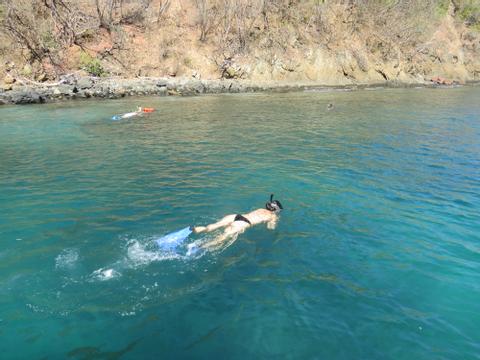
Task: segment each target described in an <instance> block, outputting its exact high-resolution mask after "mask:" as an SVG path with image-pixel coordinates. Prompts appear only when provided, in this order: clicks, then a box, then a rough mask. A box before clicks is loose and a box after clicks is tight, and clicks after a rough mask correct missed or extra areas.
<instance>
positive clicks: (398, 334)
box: [0, 88, 480, 359]
mask: <svg viewBox="0 0 480 360" xmlns="http://www.w3.org/2000/svg"><path fill="white" fill-rule="evenodd" d="M479 99H480V88H457V89H410V90H393V89H392V90H380V91H358V92H332V93H322V92H305V93H287V94H247V95H221V96H204V97H195V98H141V99H132V98H130V99H125V100H119V101H117V100H115V101H114V100H112V101H104V102H98V101H85V102H80V101H79V102H68V103H61V104H50V105H40V106H25V107H1V108H0V156H1V158H0V209H1V216H0V241H1V248H0V353H1V354H2V355H1V357H2V358H5V359H26V358H29V359H34V358H35V359H37V358H38V359H40V358H48V359H65V358H71V359H106V358H108V359H116V358H122V359H140V358H143V359H159V358H162V359H187V358H188V359H207V358H208V359H210V358H220V359H221V358H228V359H245V358H247V359H256V358H274V359H280V358H281V359H283V358H287V359H480V305H479V304H480V235H479V233H480V216H479V215H480V101H479ZM329 102H333V103H334V104H335V109H334V110H333V111H327V110H326V105H327V104H328V103H329ZM137 104H138V105H146V106H154V107H156V108H157V109H158V111H157V112H156V113H154V114H152V115H150V116H145V117H143V118H138V119H130V120H125V121H118V122H113V121H110V120H109V118H110V117H111V115H113V114H117V113H122V112H126V111H131V110H132V109H134V108H135V106H136V105H137ZM271 192H274V193H275V194H276V197H277V198H278V199H279V200H280V201H281V202H282V203H283V205H284V207H285V210H284V212H283V213H282V214H281V218H280V221H279V224H278V227H277V229H275V230H273V231H272V230H268V229H266V228H265V227H264V226H259V227H257V228H253V229H250V230H248V231H247V232H246V233H244V234H242V235H240V236H239V237H238V239H237V240H236V241H235V242H233V243H231V242H230V243H227V244H226V245H225V246H224V247H222V248H221V249H220V250H218V251H215V252H208V253H204V254H200V255H198V256H195V257H188V256H185V255H184V252H182V251H179V253H178V254H176V255H175V254H171V253H162V252H159V251H157V250H156V248H155V246H154V240H155V239H156V238H158V237H160V236H162V235H164V234H166V233H168V232H171V231H175V230H178V229H180V228H182V227H184V226H187V225H190V224H206V223H209V222H212V221H215V220H216V219H218V218H219V217H222V216H223V215H225V214H229V213H236V212H247V211H249V210H252V209H255V208H256V207H262V206H263V205H264V203H265V202H266V200H267V199H268V196H269V194H270V193H271ZM212 236H213V235H212ZM208 239H209V237H208V236H206V237H205V236H203V237H202V236H195V237H191V238H190V239H189V240H188V241H189V242H193V241H200V242H201V241H206V240H208Z"/></svg>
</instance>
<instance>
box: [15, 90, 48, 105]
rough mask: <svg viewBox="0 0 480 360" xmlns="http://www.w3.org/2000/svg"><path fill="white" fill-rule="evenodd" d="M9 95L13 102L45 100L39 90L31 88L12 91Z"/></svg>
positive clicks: (34, 102) (30, 102)
mask: <svg viewBox="0 0 480 360" xmlns="http://www.w3.org/2000/svg"><path fill="white" fill-rule="evenodd" d="M9 97H10V101H11V102H12V103H13V104H38V103H43V102H45V99H44V98H43V97H42V96H40V94H39V93H38V92H36V91H33V90H30V89H24V90H14V91H11V92H10V93H9Z"/></svg>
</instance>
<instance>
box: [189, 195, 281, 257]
mask: <svg viewBox="0 0 480 360" xmlns="http://www.w3.org/2000/svg"><path fill="white" fill-rule="evenodd" d="M282 209H283V206H282V204H281V203H280V201H278V200H273V194H272V195H270V201H268V202H267V203H266V204H265V209H257V210H254V211H251V212H249V213H247V214H232V215H227V216H225V217H223V218H222V219H221V220H220V221H217V222H216V223H213V224H210V225H207V226H194V227H192V228H191V229H192V231H193V232H194V233H196V234H201V233H206V232H211V231H214V230H217V229H220V228H225V229H224V231H223V233H222V234H221V235H219V236H217V237H216V238H215V239H213V240H212V241H209V242H208V243H206V244H203V245H201V247H202V248H212V247H217V246H218V245H220V244H222V243H223V242H225V241H226V240H228V239H230V238H232V237H234V236H236V235H238V234H240V233H243V232H244V231H245V230H246V229H248V228H249V227H251V226H254V225H257V224H261V223H266V224H267V228H268V229H271V230H273V229H275V227H276V225H277V222H278V213H279V212H280V211H281V210H282Z"/></svg>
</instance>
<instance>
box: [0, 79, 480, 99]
mask: <svg viewBox="0 0 480 360" xmlns="http://www.w3.org/2000/svg"><path fill="white" fill-rule="evenodd" d="M20 82H22V84H17V83H15V84H13V85H12V89H11V90H0V105H22V104H43V103H52V102H59V101H70V100H78V99H91V98H95V99H120V98H124V97H127V96H195V95H202V94H235V93H254V92H294V91H339V90H340V91H341V90H345V91H353V90H362V89H384V88H452V87H457V86H475V85H478V84H480V82H479V81H470V82H466V83H465V84H456V85H441V84H436V83H434V82H431V81H428V82H425V81H424V82H412V83H403V82H398V81H385V82H378V83H377V82H376V83H357V84H354V83H352V84H342V85H329V84H324V83H320V82H297V83H291V82H279V81H272V82H252V81H249V80H228V79H220V80H200V79H187V78H151V77H148V78H147V77H145V78H134V79H126V78H96V77H80V78H75V77H68V76H67V77H64V78H63V79H62V80H61V81H60V82H58V83H54V84H51V83H50V84H49V83H35V84H33V83H32V84H28V83H25V82H24V81H21V80H20Z"/></svg>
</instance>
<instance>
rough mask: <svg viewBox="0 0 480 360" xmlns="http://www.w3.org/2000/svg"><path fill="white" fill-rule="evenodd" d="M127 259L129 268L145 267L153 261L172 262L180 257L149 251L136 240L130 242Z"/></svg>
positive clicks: (170, 253) (169, 253)
mask: <svg viewBox="0 0 480 360" xmlns="http://www.w3.org/2000/svg"><path fill="white" fill-rule="evenodd" d="M127 257H128V262H129V265H130V266H133V267H138V266H145V265H148V264H150V263H151V262H154V261H162V260H173V259H180V258H182V256H181V255H179V254H176V253H174V252H164V251H160V250H155V251H150V250H147V248H146V246H145V245H143V244H141V243H140V242H138V241H137V240H132V241H130V243H129V245H128V249H127Z"/></svg>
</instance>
